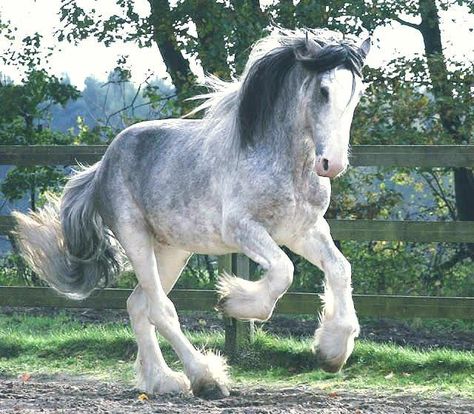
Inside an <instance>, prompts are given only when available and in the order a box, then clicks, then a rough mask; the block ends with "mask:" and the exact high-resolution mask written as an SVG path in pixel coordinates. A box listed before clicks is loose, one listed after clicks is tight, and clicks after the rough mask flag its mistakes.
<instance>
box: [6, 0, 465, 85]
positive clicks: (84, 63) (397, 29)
mask: <svg viewBox="0 0 474 414" xmlns="http://www.w3.org/2000/svg"><path fill="white" fill-rule="evenodd" d="M78 2H79V4H80V5H81V6H83V7H84V8H86V9H87V8H89V7H95V8H97V9H98V10H99V11H101V12H102V13H103V14H105V15H110V14H113V13H114V11H115V10H118V6H117V5H116V1H115V0H100V1H94V0H78ZM60 4H61V2H60V0H0V18H1V20H10V21H11V24H12V25H13V26H15V27H17V28H18V31H17V37H18V38H22V37H24V36H26V35H31V34H33V33H34V32H39V33H40V34H42V35H43V38H44V40H43V44H44V45H45V46H53V47H54V52H53V55H52V57H51V58H50V64H49V66H50V68H51V69H50V72H51V73H53V74H56V75H58V76H64V74H67V75H68V77H69V79H70V81H71V83H72V84H74V85H76V86H77V87H78V88H79V89H82V88H83V86H84V80H85V78H87V77H88V76H94V77H95V78H97V79H106V77H107V73H108V72H110V70H111V69H113V68H114V67H115V66H116V61H117V58H118V57H119V56H120V55H128V56H129V64H130V66H131V69H132V80H133V81H134V82H135V83H137V84H139V83H141V82H142V81H143V80H144V79H145V78H146V77H147V73H149V71H152V72H153V73H154V74H155V75H156V76H159V77H161V78H168V79H169V77H168V76H167V74H166V69H165V66H164V63H163V61H162V59H161V57H160V55H159V53H158V49H157V47H156V46H153V48H151V49H150V48H146V49H140V48H139V47H138V46H136V45H134V44H132V43H119V42H117V43H114V44H112V45H111V46H110V47H105V46H104V45H102V44H100V43H98V42H96V41H95V40H93V39H88V40H85V41H82V42H81V43H80V44H79V45H77V46H75V45H72V44H69V43H67V42H61V43H58V42H57V41H56V39H55V38H54V36H53V33H54V31H55V29H57V28H58V27H60V25H61V23H60V21H59V16H58V11H59V8H60ZM135 5H136V11H137V12H138V13H139V14H141V15H147V14H148V12H149V6H148V1H147V0H136V1H135ZM440 16H441V22H442V31H443V33H442V36H443V46H444V47H445V51H446V54H447V56H448V57H451V58H454V59H456V60H462V61H473V60H474V31H473V29H474V15H473V14H469V13H468V10H467V7H461V6H453V7H451V8H450V9H449V10H447V11H445V12H441V13H440ZM408 19H409V18H407V20H408ZM412 22H413V23H418V22H417V21H413V20H412ZM372 39H373V47H372V49H371V52H370V55H369V58H368V62H367V63H368V65H369V66H372V67H379V66H382V65H384V64H386V63H387V62H388V61H389V60H391V59H392V58H394V57H397V56H406V57H413V56H414V55H416V54H420V53H422V52H423V40H422V38H421V35H420V34H419V33H418V31H417V30H415V29H411V28H409V27H405V26H401V25H400V24H398V23H394V24H392V25H391V26H389V27H379V28H377V29H376V30H375V32H374V34H373V36H372ZM0 42H1V40H0ZM2 49H3V47H2V45H1V44H0V50H2ZM193 67H194V69H195V71H196V72H197V73H198V74H199V75H202V70H200V68H199V67H198V66H197V65H196V64H194V65H193ZM0 73H2V74H4V75H7V76H8V77H10V78H11V79H13V81H15V82H18V81H19V80H20V79H21V74H20V73H18V71H17V69H15V68H12V67H9V66H2V65H1V64H0Z"/></svg>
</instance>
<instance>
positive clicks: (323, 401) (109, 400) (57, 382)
mask: <svg viewBox="0 0 474 414" xmlns="http://www.w3.org/2000/svg"><path fill="white" fill-rule="evenodd" d="M138 396H139V393H138V392H137V391H134V390H130V389H125V388H124V387H123V386H121V385H117V384H105V383H100V382H96V381H90V380H78V379H77V378H76V379H74V378H54V379H43V380H42V381H33V380H31V381H28V382H22V381H21V380H2V379H0V412H1V413H4V414H10V413H23V414H29V413H63V414H68V413H71V414H72V413H74V414H76V413H77V414H83V413H84V414H85V413H143V414H146V413H183V414H184V413H206V414H213V413H226V414H231V413H232V414H233V413H245V414H257V413H258V414H260V413H261V414H263V413H285V414H286V413H295V414H296V413H324V414H325V413H331V414H345V413H352V414H354V413H356V414H357V413H358V414H362V413H364V414H365V413H377V414H397V413H434V414H436V413H443V414H448V413H469V414H471V413H474V402H473V401H468V400H461V399H458V398H456V399H446V398H435V397H432V398H419V397H417V396H414V395H409V394H399V395H388V396H387V395H372V394H366V393H365V394H364V393H350V392H340V393H339V392H337V393H328V392H327V391H323V390H318V389H316V388H311V387H308V386H297V387H291V388H268V387H265V388H255V387H253V388H247V387H246V388H243V387H238V388H234V390H233V391H232V393H231V396H230V397H228V398H225V399H223V400H218V401H205V400H201V399H198V398H195V397H192V396H160V397H155V398H151V399H149V400H143V401H142V400H140V399H139V398H138Z"/></svg>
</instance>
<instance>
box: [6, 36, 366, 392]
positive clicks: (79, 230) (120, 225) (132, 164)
mask: <svg viewBox="0 0 474 414" xmlns="http://www.w3.org/2000/svg"><path fill="white" fill-rule="evenodd" d="M369 49H370V39H366V40H364V41H363V42H359V40H358V39H355V38H353V37H347V36H343V35H342V34H341V33H339V32H335V31H330V30H325V29H313V30H311V29H304V30H299V29H298V30H284V29H275V30H274V31H273V32H272V33H271V34H270V35H268V36H267V37H265V38H263V39H262V40H260V41H259V42H257V43H256V44H255V45H254V47H253V48H252V50H251V52H250V57H249V60H248V63H247V65H246V68H245V70H244V72H243V74H242V76H241V77H240V78H238V79H234V80H232V81H228V82H224V81H220V80H218V79H217V78H211V80H210V81H209V84H210V87H211V88H212V89H211V91H210V92H209V93H208V94H206V95H205V96H199V97H198V98H201V99H204V102H203V103H202V104H201V105H200V106H198V108H197V110H196V111H204V112H205V114H204V116H203V117H202V118H201V119H189V118H186V117H182V118H177V119H166V120H155V121H145V122H140V123H137V124H134V125H132V126H130V127H128V128H126V129H125V130H123V131H122V132H120V133H119V134H118V135H117V136H116V137H115V139H114V140H113V141H112V143H111V144H110V145H109V146H108V148H107V151H106V152H105V154H104V156H103V158H102V159H101V160H100V161H99V162H98V163H96V164H94V165H92V166H90V167H87V168H84V169H82V170H80V171H77V172H76V173H75V175H73V176H72V177H71V178H70V179H69V181H68V182H67V184H66V186H65V188H64V191H63V194H62V197H61V198H60V199H59V198H58V199H56V200H50V202H49V203H48V204H46V205H45V207H44V208H43V209H41V210H40V211H38V212H36V213H34V212H30V213H28V214H22V213H19V212H16V213H15V217H16V220H17V237H18V243H19V246H20V249H21V252H22V254H23V257H24V258H25V259H26V260H27V262H28V263H29V265H30V266H31V267H32V268H33V269H34V271H35V272H36V273H37V274H38V275H39V276H40V277H42V278H43V279H44V280H46V281H47V282H48V283H49V284H50V285H51V286H52V287H53V288H54V289H56V290H57V291H59V292H60V293H62V294H63V295H66V296H68V297H70V298H73V299H82V298H85V297H87V295H89V294H90V292H91V291H92V290H93V289H94V288H97V287H104V286H107V285H109V284H110V282H111V281H112V280H113V279H114V277H115V276H116V274H117V273H118V271H119V269H120V266H121V259H120V254H121V252H124V253H125V255H126V256H127V257H128V260H129V262H130V263H131V265H132V267H133V269H134V271H135V274H136V277H137V280H138V285H137V287H136V288H135V289H134V291H133V293H132V294H131V295H130V297H129V298H128V300H127V309H128V312H129V315H130V320H131V326H132V328H133V331H134V334H135V336H136V341H137V344H138V355H137V361H136V371H137V387H138V389H140V390H141V391H143V392H146V393H149V394H164V393H191V392H192V393H193V394H194V395H195V396H199V397H202V398H223V397H225V396H228V395H229V388H230V385H229V379H228V374H227V368H226V365H225V360H224V359H223V358H222V357H221V356H220V355H218V354H215V353H212V352H210V351H207V352H204V351H203V352H200V351H198V350H197V349H195V348H194V347H193V345H192V344H191V343H190V341H189V340H188V339H187V338H186V336H185V335H184V334H183V332H182V330H181V327H180V323H179V320H178V316H177V313H176V310H175V307H174V305H173V303H172V302H171V300H170V299H169V298H168V293H169V292H170V290H171V289H172V288H173V285H174V284H175V282H176V280H177V278H178V277H179V275H180V273H181V271H182V269H183V268H184V267H185V265H186V263H187V261H188V259H189V258H190V256H191V255H192V254H193V253H199V254H215V255H221V254H228V253H243V254H245V255H247V256H248V257H249V258H250V259H252V260H253V261H254V262H256V263H257V264H258V265H260V267H261V268H262V269H263V270H264V273H263V276H262V278H261V279H260V280H258V281H248V280H243V279H241V278H238V277H236V276H231V275H222V276H221V277H220V279H219V281H218V283H217V291H218V294H219V301H218V307H219V308H220V309H221V310H222V312H223V313H224V314H226V315H228V316H230V317H233V318H237V319H242V320H259V321H265V320H267V319H268V318H270V316H271V315H272V312H273V309H274V307H275V304H276V302H277V301H278V299H279V298H280V297H281V296H282V295H283V294H284V293H285V292H286V291H287V289H288V288H289V286H290V285H291V283H292V280H293V270H294V269H293V264H292V262H291V260H290V259H289V258H288V256H287V255H286V254H285V253H284V251H283V250H282V248H281V247H280V246H286V247H287V248H289V249H290V250H292V251H293V252H295V253H296V254H298V255H301V256H303V257H304V258H306V259H307V260H308V261H310V262H311V263H313V264H314V265H316V266H318V267H319V268H320V269H322V270H323V271H324V273H325V291H324V310H323V311H322V313H321V315H320V324H319V327H318V329H317V330H316V331H315V339H314V351H315V353H316V354H317V357H318V358H319V360H320V361H321V366H322V367H323V368H324V369H325V370H327V371H330V372H337V371H338V370H340V369H341V367H342V366H343V365H344V363H345V362H346V360H347V358H348V357H349V355H350V354H351V352H352V350H353V347H354V339H355V338H356V337H357V336H358V333H359V323H358V320H357V316H356V312H355V309H354V305H353V300H352V296H351V293H352V288H351V266H350V264H349V262H348V261H347V260H346V259H345V257H344V256H343V255H342V253H341V252H340V251H339V250H338V249H337V247H336V246H335V244H334V242H333V240H332V238H331V234H330V229H329V226H328V223H327V222H326V220H325V219H324V214H325V212H326V210H327V208H328V204H329V200H330V190H331V185H330V179H332V178H335V177H337V176H338V175H340V174H342V173H343V172H344V170H345V169H346V168H347V166H348V151H349V136H350V126H351V123H352V118H353V113H354V110H355V108H356V105H357V103H358V101H359V99H360V96H361V95H362V94H363V90H364V87H363V80H362V74H361V70H362V68H363V66H364V64H365V59H366V56H367V54H368V52H369ZM155 329H156V330H157V331H158V333H159V334H160V335H162V336H163V337H164V338H165V339H166V340H167V341H169V343H170V344H171V346H172V347H173V349H174V351H175V352H176V354H177V355H178V357H179V359H180V360H181V361H182V363H183V367H184V369H183V371H184V372H175V371H173V370H172V369H171V368H170V367H169V366H168V365H167V364H166V362H165V360H164V359H163V356H162V353H161V350H160V347H159V345H158V341H157V337H156V332H155Z"/></svg>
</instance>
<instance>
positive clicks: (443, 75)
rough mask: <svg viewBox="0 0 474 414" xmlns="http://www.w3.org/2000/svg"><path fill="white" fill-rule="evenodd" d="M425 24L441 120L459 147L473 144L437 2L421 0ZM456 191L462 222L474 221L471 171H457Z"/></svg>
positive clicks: (472, 248) (473, 247)
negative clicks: (460, 110) (448, 59)
mask: <svg viewBox="0 0 474 414" xmlns="http://www.w3.org/2000/svg"><path fill="white" fill-rule="evenodd" d="M419 12H420V16H421V24H420V25H419V30H420V32H421V34H422V36H423V41H424V43H425V54H426V59H427V64H428V70H429V72H430V78H431V82H432V86H433V95H434V98H435V100H436V105H437V108H438V113H439V117H440V120H441V123H442V125H443V128H444V129H445V130H446V132H447V133H448V134H449V135H450V136H451V138H452V140H453V142H454V143H456V144H465V143H467V142H469V136H467V134H465V133H463V132H462V129H461V128H460V127H461V126H462V120H461V118H460V117H459V115H458V113H457V111H456V109H455V108H454V96H453V88H452V85H451V83H450V81H449V77H448V69H447V67H446V62H445V60H444V55H443V47H442V43H441V30H440V24H439V16H438V9H437V6H436V1H435V0H420V1H419ZM454 189H455V199H456V209H457V214H458V217H457V218H458V220H462V221H474V207H473V206H474V174H473V171H472V170H470V169H468V168H456V169H455V170H454ZM468 249H469V255H470V257H471V258H473V259H474V244H470V245H468Z"/></svg>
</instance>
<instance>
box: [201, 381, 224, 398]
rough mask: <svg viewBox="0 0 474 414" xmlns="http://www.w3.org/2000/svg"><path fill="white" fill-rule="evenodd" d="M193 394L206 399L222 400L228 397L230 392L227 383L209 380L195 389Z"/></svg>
mask: <svg viewBox="0 0 474 414" xmlns="http://www.w3.org/2000/svg"><path fill="white" fill-rule="evenodd" d="M193 394H194V395H195V396H196V397H199V398H202V399H204V400H220V399H222V398H225V397H228V396H229V395H230V392H229V389H228V388H227V387H226V386H225V385H220V384H217V383H215V382H207V383H204V384H202V385H201V386H199V387H197V388H195V389H193Z"/></svg>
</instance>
